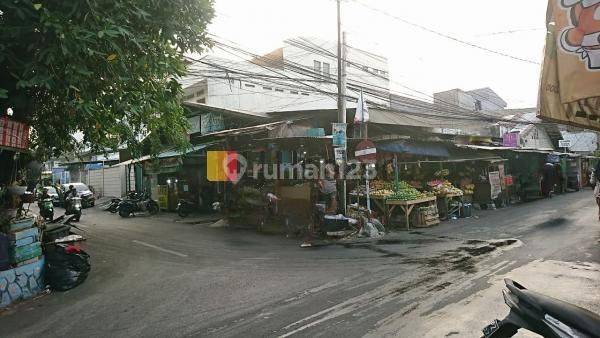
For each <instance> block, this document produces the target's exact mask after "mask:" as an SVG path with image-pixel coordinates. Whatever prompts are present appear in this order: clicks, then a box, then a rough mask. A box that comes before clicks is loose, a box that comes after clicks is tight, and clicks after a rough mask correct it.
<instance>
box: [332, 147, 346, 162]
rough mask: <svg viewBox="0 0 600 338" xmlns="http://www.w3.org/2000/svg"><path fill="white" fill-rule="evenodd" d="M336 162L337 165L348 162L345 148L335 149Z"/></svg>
mask: <svg viewBox="0 0 600 338" xmlns="http://www.w3.org/2000/svg"><path fill="white" fill-rule="evenodd" d="M334 151H335V162H336V163H344V162H345V161H346V149H345V148H335V149H334Z"/></svg>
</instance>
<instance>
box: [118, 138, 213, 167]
mask: <svg viewBox="0 0 600 338" xmlns="http://www.w3.org/2000/svg"><path fill="white" fill-rule="evenodd" d="M210 145H212V143H204V144H196V145H192V146H191V147H190V148H188V149H186V150H184V151H181V150H176V149H171V150H167V151H163V152H162V153H160V154H158V155H157V156H156V157H155V158H158V159H161V158H171V157H177V156H184V155H187V154H191V153H194V152H196V151H199V150H202V149H205V148H206V147H208V146H210ZM152 158H153V157H152V156H150V155H146V156H142V157H140V158H135V159H131V160H129V161H125V162H121V163H119V164H117V165H118V166H123V165H129V164H133V163H139V162H144V161H148V160H150V159H152Z"/></svg>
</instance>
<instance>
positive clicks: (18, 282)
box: [0, 256, 44, 309]
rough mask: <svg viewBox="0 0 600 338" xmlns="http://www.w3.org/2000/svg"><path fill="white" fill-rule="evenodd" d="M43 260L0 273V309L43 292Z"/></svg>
mask: <svg viewBox="0 0 600 338" xmlns="http://www.w3.org/2000/svg"><path fill="white" fill-rule="evenodd" d="M43 269H44V258H43V256H42V258H41V259H40V260H39V261H37V262H35V263H31V264H27V265H23V266H20V267H18V268H15V269H11V270H6V271H0V309H1V308H4V307H7V306H9V305H10V304H11V303H13V302H15V301H18V300H23V299H29V298H32V297H35V296H36V295H38V294H39V293H40V292H42V290H44V277H43Z"/></svg>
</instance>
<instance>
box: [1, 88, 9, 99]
mask: <svg viewBox="0 0 600 338" xmlns="http://www.w3.org/2000/svg"><path fill="white" fill-rule="evenodd" d="M0 99H8V90H6V89H4V88H0Z"/></svg>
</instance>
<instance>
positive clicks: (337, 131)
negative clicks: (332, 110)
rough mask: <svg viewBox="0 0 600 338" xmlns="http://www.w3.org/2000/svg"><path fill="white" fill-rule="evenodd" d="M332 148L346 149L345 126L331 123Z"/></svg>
mask: <svg viewBox="0 0 600 338" xmlns="http://www.w3.org/2000/svg"><path fill="white" fill-rule="evenodd" d="M332 131H333V146H334V147H342V148H346V124H345V123H333V126H332Z"/></svg>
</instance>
